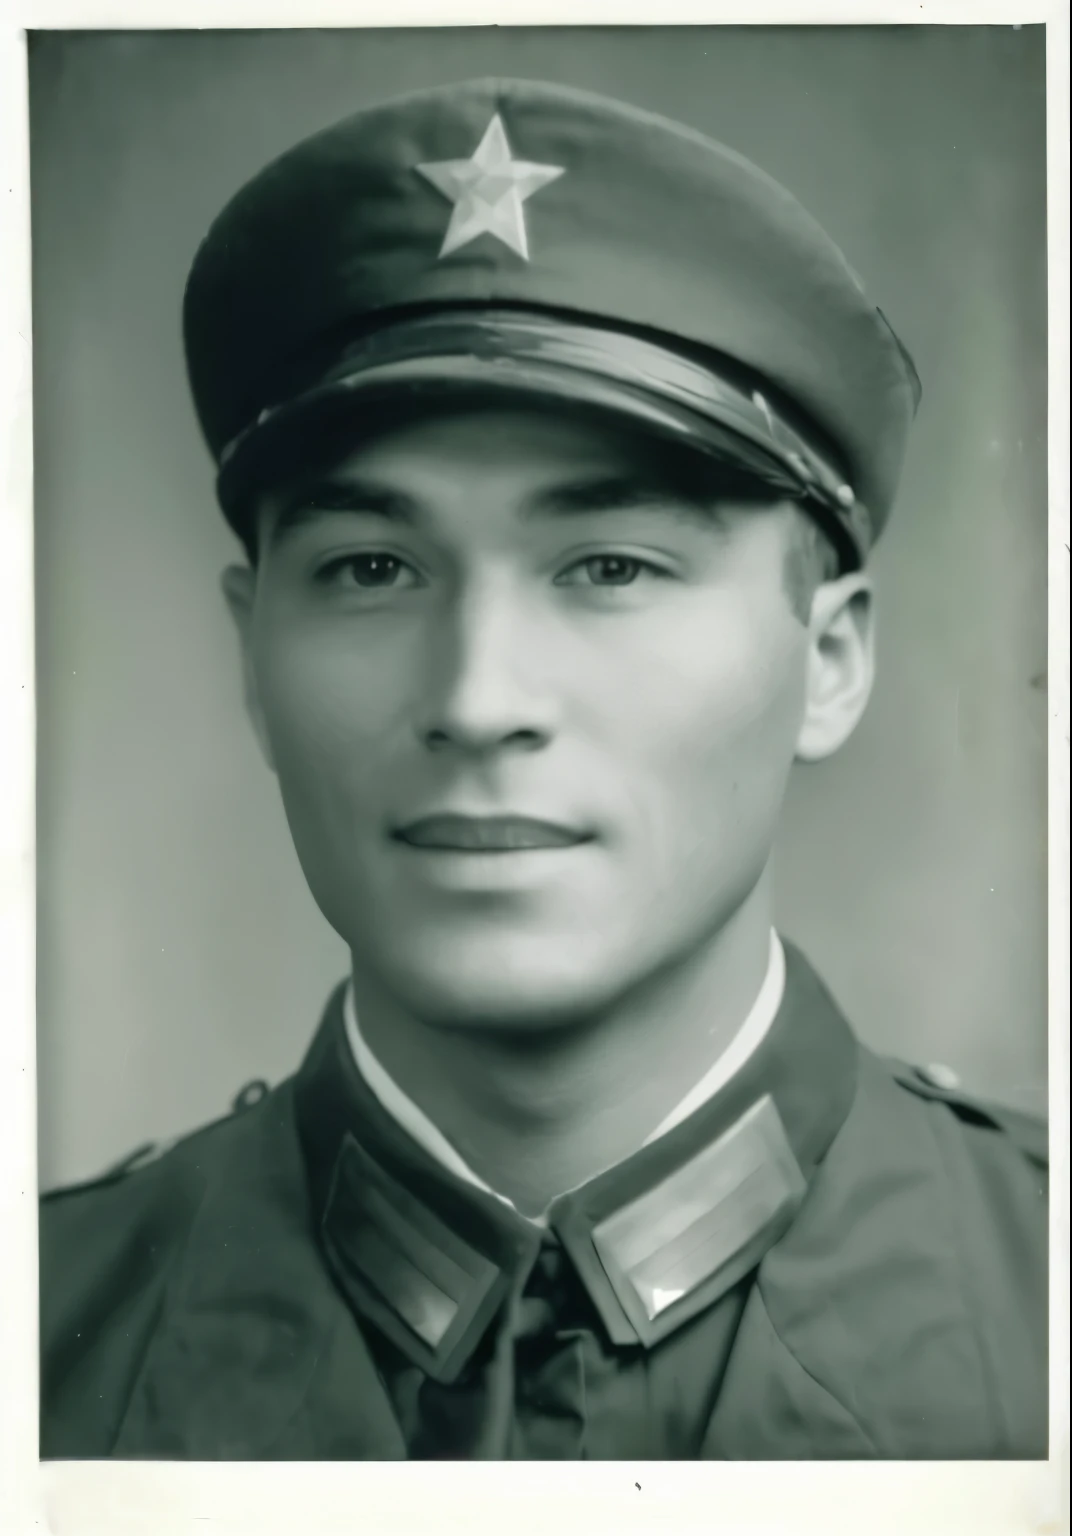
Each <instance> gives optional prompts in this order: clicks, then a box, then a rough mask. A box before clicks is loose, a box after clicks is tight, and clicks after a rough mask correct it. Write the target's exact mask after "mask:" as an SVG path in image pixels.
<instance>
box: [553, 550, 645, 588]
mask: <svg viewBox="0 0 1072 1536" xmlns="http://www.w3.org/2000/svg"><path fill="white" fill-rule="evenodd" d="M663 574H664V573H663V572H662V571H660V570H659V569H658V567H657V566H654V565H649V564H648V562H647V561H646V560H638V559H637V558H636V556H634V555H589V556H588V557H587V558H586V559H584V560H578V562H577V564H576V565H571V566H570V567H569V569H568V570H566V571H563V572H562V575H561V576H559V577H558V578H557V584H558V585H559V586H564V587H628V586H631V585H632V584H633V582H635V581H636V579H637V577H638V576H644V575H647V576H662V575H663Z"/></svg>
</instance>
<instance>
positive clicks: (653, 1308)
mask: <svg viewBox="0 0 1072 1536" xmlns="http://www.w3.org/2000/svg"><path fill="white" fill-rule="evenodd" d="M806 1189H807V1184H806V1182H805V1179H804V1175H803V1173H802V1172H801V1170H800V1166H799V1164H798V1163H797V1160H796V1158H795V1156H794V1155H793V1150H792V1148H791V1147H790V1145H789V1139H788V1137H787V1136H786V1133H785V1127H784V1126H783V1124H782V1119H781V1116H780V1115H779V1113H778V1111H777V1109H776V1108H775V1105H774V1100H773V1099H772V1098H771V1097H770V1095H769V1094H764V1096H763V1097H762V1098H761V1099H759V1100H758V1102H756V1103H755V1104H753V1106H752V1107H751V1108H750V1109H749V1110H747V1111H746V1112H745V1114H743V1115H742V1116H741V1117H740V1119H739V1120H737V1121H736V1122H735V1123H734V1124H733V1125H732V1126H730V1128H729V1130H727V1131H726V1132H724V1134H723V1135H722V1136H720V1137H719V1138H718V1140H717V1141H715V1142H713V1143H711V1144H710V1145H709V1146H707V1147H704V1148H702V1149H701V1151H699V1152H698V1153H697V1154H696V1155H695V1156H694V1157H692V1158H690V1159H689V1160H688V1162H686V1163H684V1164H683V1165H682V1166H681V1167H680V1168H678V1169H677V1170H676V1171H675V1172H674V1173H672V1174H670V1176H669V1177H668V1178H665V1179H663V1180H662V1181H661V1182H660V1183H658V1184H656V1185H655V1186H654V1187H653V1188H652V1189H649V1190H648V1191H647V1192H646V1193H644V1194H642V1195H640V1196H639V1197H638V1198H637V1199H635V1200H631V1201H630V1202H629V1203H628V1204H625V1205H622V1206H621V1207H620V1208H619V1209H618V1210H616V1211H613V1212H612V1213H611V1214H610V1215H608V1216H606V1217H604V1218H603V1220H601V1221H599V1222H597V1223H596V1224H595V1225H594V1226H593V1227H592V1229H591V1235H592V1245H593V1247H594V1248H595V1252H596V1254H597V1255H598V1257H599V1260H600V1263H601V1264H602V1266H603V1269H604V1271H605V1272H606V1275H607V1278H608V1279H609V1281H610V1284H611V1287H612V1288H613V1291H614V1294H615V1296H616V1298H617V1300H618V1301H619V1302H620V1304H621V1307H622V1310H623V1311H624V1313H625V1315H626V1317H627V1318H628V1319H629V1321H630V1323H631V1324H632V1326H633V1328H634V1329H635V1330H636V1334H637V1337H638V1338H639V1339H640V1341H641V1343H642V1344H644V1345H645V1346H648V1347H650V1346H651V1345H653V1344H657V1343H658V1342H659V1341H660V1340H661V1339H663V1338H665V1337H666V1335H667V1334H669V1333H672V1332H673V1331H674V1330H675V1329H677V1328H678V1327H680V1326H681V1324H682V1323H684V1322H687V1321H688V1319H689V1318H691V1317H695V1316H696V1314H697V1313H698V1312H701V1311H704V1310H706V1308H707V1307H709V1306H712V1305H713V1304H714V1303H715V1302H716V1301H718V1300H719V1298H720V1297H722V1296H723V1295H725V1293H726V1292H727V1291H728V1290H730V1289H731V1288H732V1287H733V1286H734V1285H736V1283H737V1282H738V1281H739V1280H741V1279H743V1278H744V1276H745V1275H746V1274H748V1273H749V1271H750V1270H752V1269H754V1268H755V1266H756V1265H757V1264H758V1263H759V1261H760V1259H761V1258H762V1257H763V1255H764V1254H765V1253H766V1251H767V1249H768V1248H770V1247H771V1246H772V1244H773V1243H775V1242H776V1241H777V1240H778V1238H779V1237H781V1235H782V1233H783V1232H784V1231H785V1230H786V1228H787V1227H788V1226H789V1224H790V1222H791V1221H792V1219H793V1216H794V1215H795V1214H796V1211H797V1210H798V1208H799V1206H800V1203H801V1201H802V1200H803V1198H804V1193H805V1191H806Z"/></svg>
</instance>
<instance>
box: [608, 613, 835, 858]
mask: <svg viewBox="0 0 1072 1536" xmlns="http://www.w3.org/2000/svg"><path fill="white" fill-rule="evenodd" d="M645 617H646V622H645V624H644V625H643V626H642V627H641V626H637V630H636V633H635V638H634V637H633V636H629V635H623V636H622V637H621V643H620V644H619V645H617V646H616V647H615V648H614V660H613V668H614V672H615V674H616V676H617V679H618V686H617V689H616V690H614V689H612V688H611V686H610V678H609V676H607V677H605V678H604V679H603V681H602V686H597V687H595V688H594V689H592V690H591V692H590V694H589V697H590V698H591V699H593V700H603V704H604V707H603V708H602V709H601V713H602V728H603V732H604V739H605V740H606V741H607V743H608V745H609V746H610V747H611V751H612V755H613V756H614V758H615V759H616V760H617V761H618V762H619V763H625V764H629V765H630V771H629V780H628V790H629V793H630V797H631V799H632V801H633V806H632V809H633V812H634V815H637V814H639V816H641V817H642V818H643V819H644V820H645V821H646V822H647V824H648V827H649V831H650V835H651V837H652V840H653V842H654V843H655V844H656V845H657V846H663V847H672V846H674V845H677V844H680V843H681V842H683V841H684V842H689V843H692V844H693V845H694V846H695V847H696V849H697V852H698V853H699V852H700V851H701V849H700V845H701V844H702V842H703V840H704V839H705V837H714V838H715V839H716V840H717V841H718V843H719V844H720V845H723V844H724V842H725V838H726V835H727V831H728V830H729V829H730V828H732V827H733V825H734V824H737V825H739V826H740V828H741V830H742V833H743V832H744V831H745V830H746V829H747V828H749V827H754V826H755V825H756V823H757V821H758V822H763V823H766V822H767V821H769V820H772V819H773V817H774V816H775V815H776V813H777V807H778V805H779V804H780V801H781V795H782V793H783V791H784V787H785V780H786V777H787V775H788V771H789V767H790V764H791V762H792V759H793V753H794V749H795V745H796V739H797V734H798V732H799V729H800V723H801V719H802V716H803V708H804V682H805V666H806V654H807V653H806V642H807V637H806V633H805V631H804V630H803V628H802V627H801V626H800V625H799V624H797V623H796V622H795V621H794V620H793V618H792V616H791V615H790V614H789V613H788V612H787V611H784V604H779V603H777V602H770V601H768V602H766V603H764V602H763V601H762V600H761V599H758V598H757V599H754V600H753V601H752V602H749V597H748V594H747V593H744V594H726V595H725V596H722V595H721V594H720V595H719V596H718V597H717V598H715V599H712V598H711V596H710V594H704V595H703V599H702V600H700V601H696V602H689V603H686V604H682V605H675V607H674V609H673V610H670V609H669V608H668V609H667V611H666V612H665V613H664V614H660V615H652V614H648V615H646V616H645ZM602 662H603V664H604V665H605V664H606V657H605V655H604V657H603V658H602ZM596 665H599V663H596ZM612 697H613V698H616V700H617V704H616V707H615V708H614V709H608V708H606V707H605V705H606V701H607V700H608V699H610V698H612ZM596 707H597V708H598V707H599V706H598V705H597V706H596Z"/></svg>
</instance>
